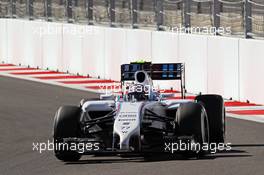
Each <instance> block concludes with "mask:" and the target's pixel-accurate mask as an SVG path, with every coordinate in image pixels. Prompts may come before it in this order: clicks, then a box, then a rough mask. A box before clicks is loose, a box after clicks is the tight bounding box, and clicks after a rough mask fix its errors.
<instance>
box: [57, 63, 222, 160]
mask: <svg viewBox="0 0 264 175" xmlns="http://www.w3.org/2000/svg"><path fill="white" fill-rule="evenodd" d="M184 69H185V67H184V64H182V63H174V64H170V63H168V64H152V63H150V62H145V63H130V64H123V65H121V84H122V86H121V87H122V94H121V95H112V94H110V95H101V97H100V99H92V100H91V99H88V100H82V101H81V102H80V105H79V106H62V107H60V108H59V109H58V111H57V113H56V115H55V119H54V131H53V136H54V144H55V149H54V151H55V156H56V157H57V158H58V159H59V160H62V161H77V160H79V159H80V158H81V156H82V155H83V154H86V155H98V154H105V155H107V154H109V155H121V156H122V155H129V154H131V155H142V156H147V155H149V154H152V155H153V153H164V154H168V153H169V154H171V153H174V151H175V152H188V153H190V152H191V153H193V155H204V154H206V153H209V152H208V151H205V150H203V149H201V147H199V146H197V145H205V144H210V143H223V142H224V139H225V108H224V102H223V98H222V97H221V96H220V95H209V94H207V95H198V96H197V97H196V98H195V100H194V101H193V100H186V99H185V92H186V90H185V80H184V79H185V78H184V77H185V75H184V72H185V71H184ZM152 80H180V81H181V96H182V99H180V100H179V99H176V100H173V99H170V98H168V97H170V96H171V95H172V94H169V93H161V92H160V91H159V90H155V89H154V88H153V83H152ZM180 143H181V144H182V143H185V144H189V145H191V146H190V147H188V148H189V149H187V150H180V149H177V148H179V146H177V147H176V144H180Z"/></svg>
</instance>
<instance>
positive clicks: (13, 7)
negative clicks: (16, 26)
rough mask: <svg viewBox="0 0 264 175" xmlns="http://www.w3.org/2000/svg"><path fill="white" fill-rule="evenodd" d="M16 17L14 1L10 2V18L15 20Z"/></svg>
mask: <svg viewBox="0 0 264 175" xmlns="http://www.w3.org/2000/svg"><path fill="white" fill-rule="evenodd" d="M15 15H16V0H11V18H15Z"/></svg>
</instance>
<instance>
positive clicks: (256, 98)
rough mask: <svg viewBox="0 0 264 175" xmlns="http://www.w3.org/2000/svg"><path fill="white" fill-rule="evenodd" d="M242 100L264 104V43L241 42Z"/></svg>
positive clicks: (253, 41) (255, 41)
mask: <svg viewBox="0 0 264 175" xmlns="http://www.w3.org/2000/svg"><path fill="white" fill-rule="evenodd" d="M239 51H240V52H239V57H240V66H239V67H240V70H239V72H240V84H239V85H240V86H239V87H240V99H241V100H249V101H251V102H254V103H259V104H264V93H263V90H264V83H263V75H264V41H257V40H245V39H241V40H240V42H239Z"/></svg>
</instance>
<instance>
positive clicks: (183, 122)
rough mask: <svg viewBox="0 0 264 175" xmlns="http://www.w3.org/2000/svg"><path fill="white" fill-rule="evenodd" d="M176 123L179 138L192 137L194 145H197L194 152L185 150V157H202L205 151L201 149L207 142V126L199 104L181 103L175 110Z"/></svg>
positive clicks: (205, 117) (206, 120) (204, 112)
mask: <svg viewBox="0 0 264 175" xmlns="http://www.w3.org/2000/svg"><path fill="white" fill-rule="evenodd" d="M176 123H177V125H178V132H179V134H180V136H192V137H193V139H194V141H195V143H198V144H199V147H198V149H196V150H187V151H185V152H184V153H185V154H186V155H187V156H190V155H191V156H192V155H193V154H195V155H196V156H199V155H204V154H205V153H206V151H203V150H202V149H201V148H202V147H203V145H204V144H207V143H208V141H209V124H208V118H207V114H206V111H205V109H204V108H203V106H202V105H200V104H199V103H193V102H189V103H183V104H181V105H180V107H179V108H178V109H177V112H176Z"/></svg>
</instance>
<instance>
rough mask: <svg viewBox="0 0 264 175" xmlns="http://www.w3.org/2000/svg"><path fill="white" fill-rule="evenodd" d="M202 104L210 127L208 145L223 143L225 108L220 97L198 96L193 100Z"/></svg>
mask: <svg viewBox="0 0 264 175" xmlns="http://www.w3.org/2000/svg"><path fill="white" fill-rule="evenodd" d="M195 100H196V101H197V102H198V103H200V104H202V105H203V106H204V108H205V110H206V113H207V115H208V120H209V125H210V143H216V144H218V143H224V142H225V107H224V100H223V98H222V96H220V95H211V94H208V95H199V96H197V97H196V99H195Z"/></svg>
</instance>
